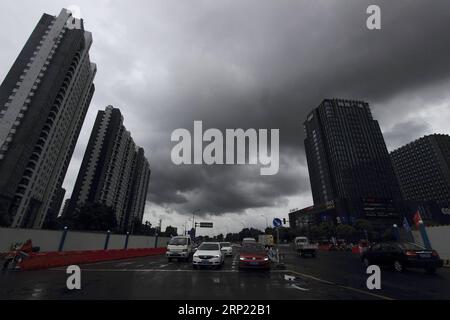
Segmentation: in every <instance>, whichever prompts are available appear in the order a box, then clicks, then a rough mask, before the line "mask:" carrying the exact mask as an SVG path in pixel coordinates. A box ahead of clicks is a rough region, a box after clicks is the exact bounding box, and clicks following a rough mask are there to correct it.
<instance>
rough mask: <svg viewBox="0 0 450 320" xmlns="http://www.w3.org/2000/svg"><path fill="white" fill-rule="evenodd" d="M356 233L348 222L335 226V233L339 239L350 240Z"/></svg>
mask: <svg viewBox="0 0 450 320" xmlns="http://www.w3.org/2000/svg"><path fill="white" fill-rule="evenodd" d="M355 234H356V229H355V228H354V227H352V226H350V225H348V224H340V225H338V226H337V227H336V235H337V237H338V238H340V239H345V240H347V241H349V240H351V239H352V238H353V237H354V236H355Z"/></svg>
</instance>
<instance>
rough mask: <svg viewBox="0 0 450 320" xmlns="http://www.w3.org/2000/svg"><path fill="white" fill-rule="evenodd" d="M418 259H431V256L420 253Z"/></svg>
mask: <svg viewBox="0 0 450 320" xmlns="http://www.w3.org/2000/svg"><path fill="white" fill-rule="evenodd" d="M419 257H421V258H431V254H429V253H421V254H419Z"/></svg>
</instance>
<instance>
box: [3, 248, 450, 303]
mask: <svg viewBox="0 0 450 320" xmlns="http://www.w3.org/2000/svg"><path fill="white" fill-rule="evenodd" d="M235 251H237V250H235ZM282 253H284V262H285V266H286V269H285V270H277V269H275V268H274V269H272V270H271V271H269V272H268V271H239V270H238V268H237V263H238V255H237V252H235V254H234V256H233V257H229V258H227V260H226V263H225V266H224V267H223V268H222V269H221V270H208V269H202V270H193V269H192V266H191V264H190V263H186V262H176V261H175V262H170V263H169V262H168V261H167V259H166V258H165V257H163V256H154V257H145V258H137V259H130V260H121V261H112V262H102V263H97V264H91V265H83V266H81V269H82V275H81V285H82V288H81V290H79V291H78V290H75V291H69V290H68V289H67V287H66V279H67V277H68V275H67V274H66V272H65V271H66V270H65V268H57V269H52V270H41V271H30V272H8V273H5V274H1V275H0V299H51V300H73V299H94V300H99V299H102V300H103V299H138V300H142V299H151V300H159V299H170V300H197V299H206V300H210V299H212V300H241V299H242V300H244V299H245V300H267V299H274V300H278V299H279V300H308V299H313V300H317V299H319V300H321V299H326V300H330V299H331V300H335V299H338V300H361V299H362V300H372V299H376V300H380V299H450V269H449V268H443V269H441V270H439V271H438V273H437V274H436V275H428V274H426V273H425V272H424V271H422V270H412V271H407V272H406V273H402V274H397V273H394V272H393V271H391V270H382V277H381V281H382V282H381V283H382V289H381V290H376V291H370V290H368V289H367V287H366V279H367V275H366V274H365V270H364V269H363V268H362V266H361V264H360V262H359V257H358V256H357V255H354V254H352V253H349V252H321V253H320V254H319V255H318V257H317V258H315V259H314V258H300V257H298V256H297V255H295V253H294V252H292V251H291V250H290V249H289V248H288V247H285V248H282Z"/></svg>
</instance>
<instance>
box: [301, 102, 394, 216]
mask: <svg viewBox="0 0 450 320" xmlns="http://www.w3.org/2000/svg"><path fill="white" fill-rule="evenodd" d="M304 129H305V136H306V138H305V151H306V156H307V160H308V169H309V176H310V182H311V189H312V194H313V199H314V204H315V205H316V206H320V205H324V204H327V203H331V202H339V203H341V204H342V203H344V206H343V207H342V206H341V212H342V213H341V214H342V216H341V221H342V220H344V221H345V220H346V219H347V218H350V219H352V220H354V219H355V218H359V217H366V218H368V217H373V218H376V217H379V218H389V217H395V216H396V215H397V213H398V212H397V210H396V208H395V202H397V201H400V200H401V196H400V190H399V187H398V182H397V180H396V178H395V175H394V170H393V168H392V164H391V161H390V158H389V153H388V151H387V148H386V145H385V142H384V138H383V135H382V133H381V129H380V126H379V125H378V122H377V121H376V120H374V119H373V118H372V114H371V111H370V108H369V104H368V103H366V102H363V101H352V100H341V99H331V100H329V99H327V100H324V101H323V102H322V103H321V104H320V105H319V107H317V108H316V109H315V110H313V111H312V112H311V113H310V114H309V115H308V117H307V120H306V122H305V124H304ZM345 215H348V216H347V217H346V216H345Z"/></svg>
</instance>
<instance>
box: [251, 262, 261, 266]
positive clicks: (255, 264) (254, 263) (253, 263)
mask: <svg viewBox="0 0 450 320" xmlns="http://www.w3.org/2000/svg"><path fill="white" fill-rule="evenodd" d="M250 265H251V266H257V265H259V263H258V262H250Z"/></svg>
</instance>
